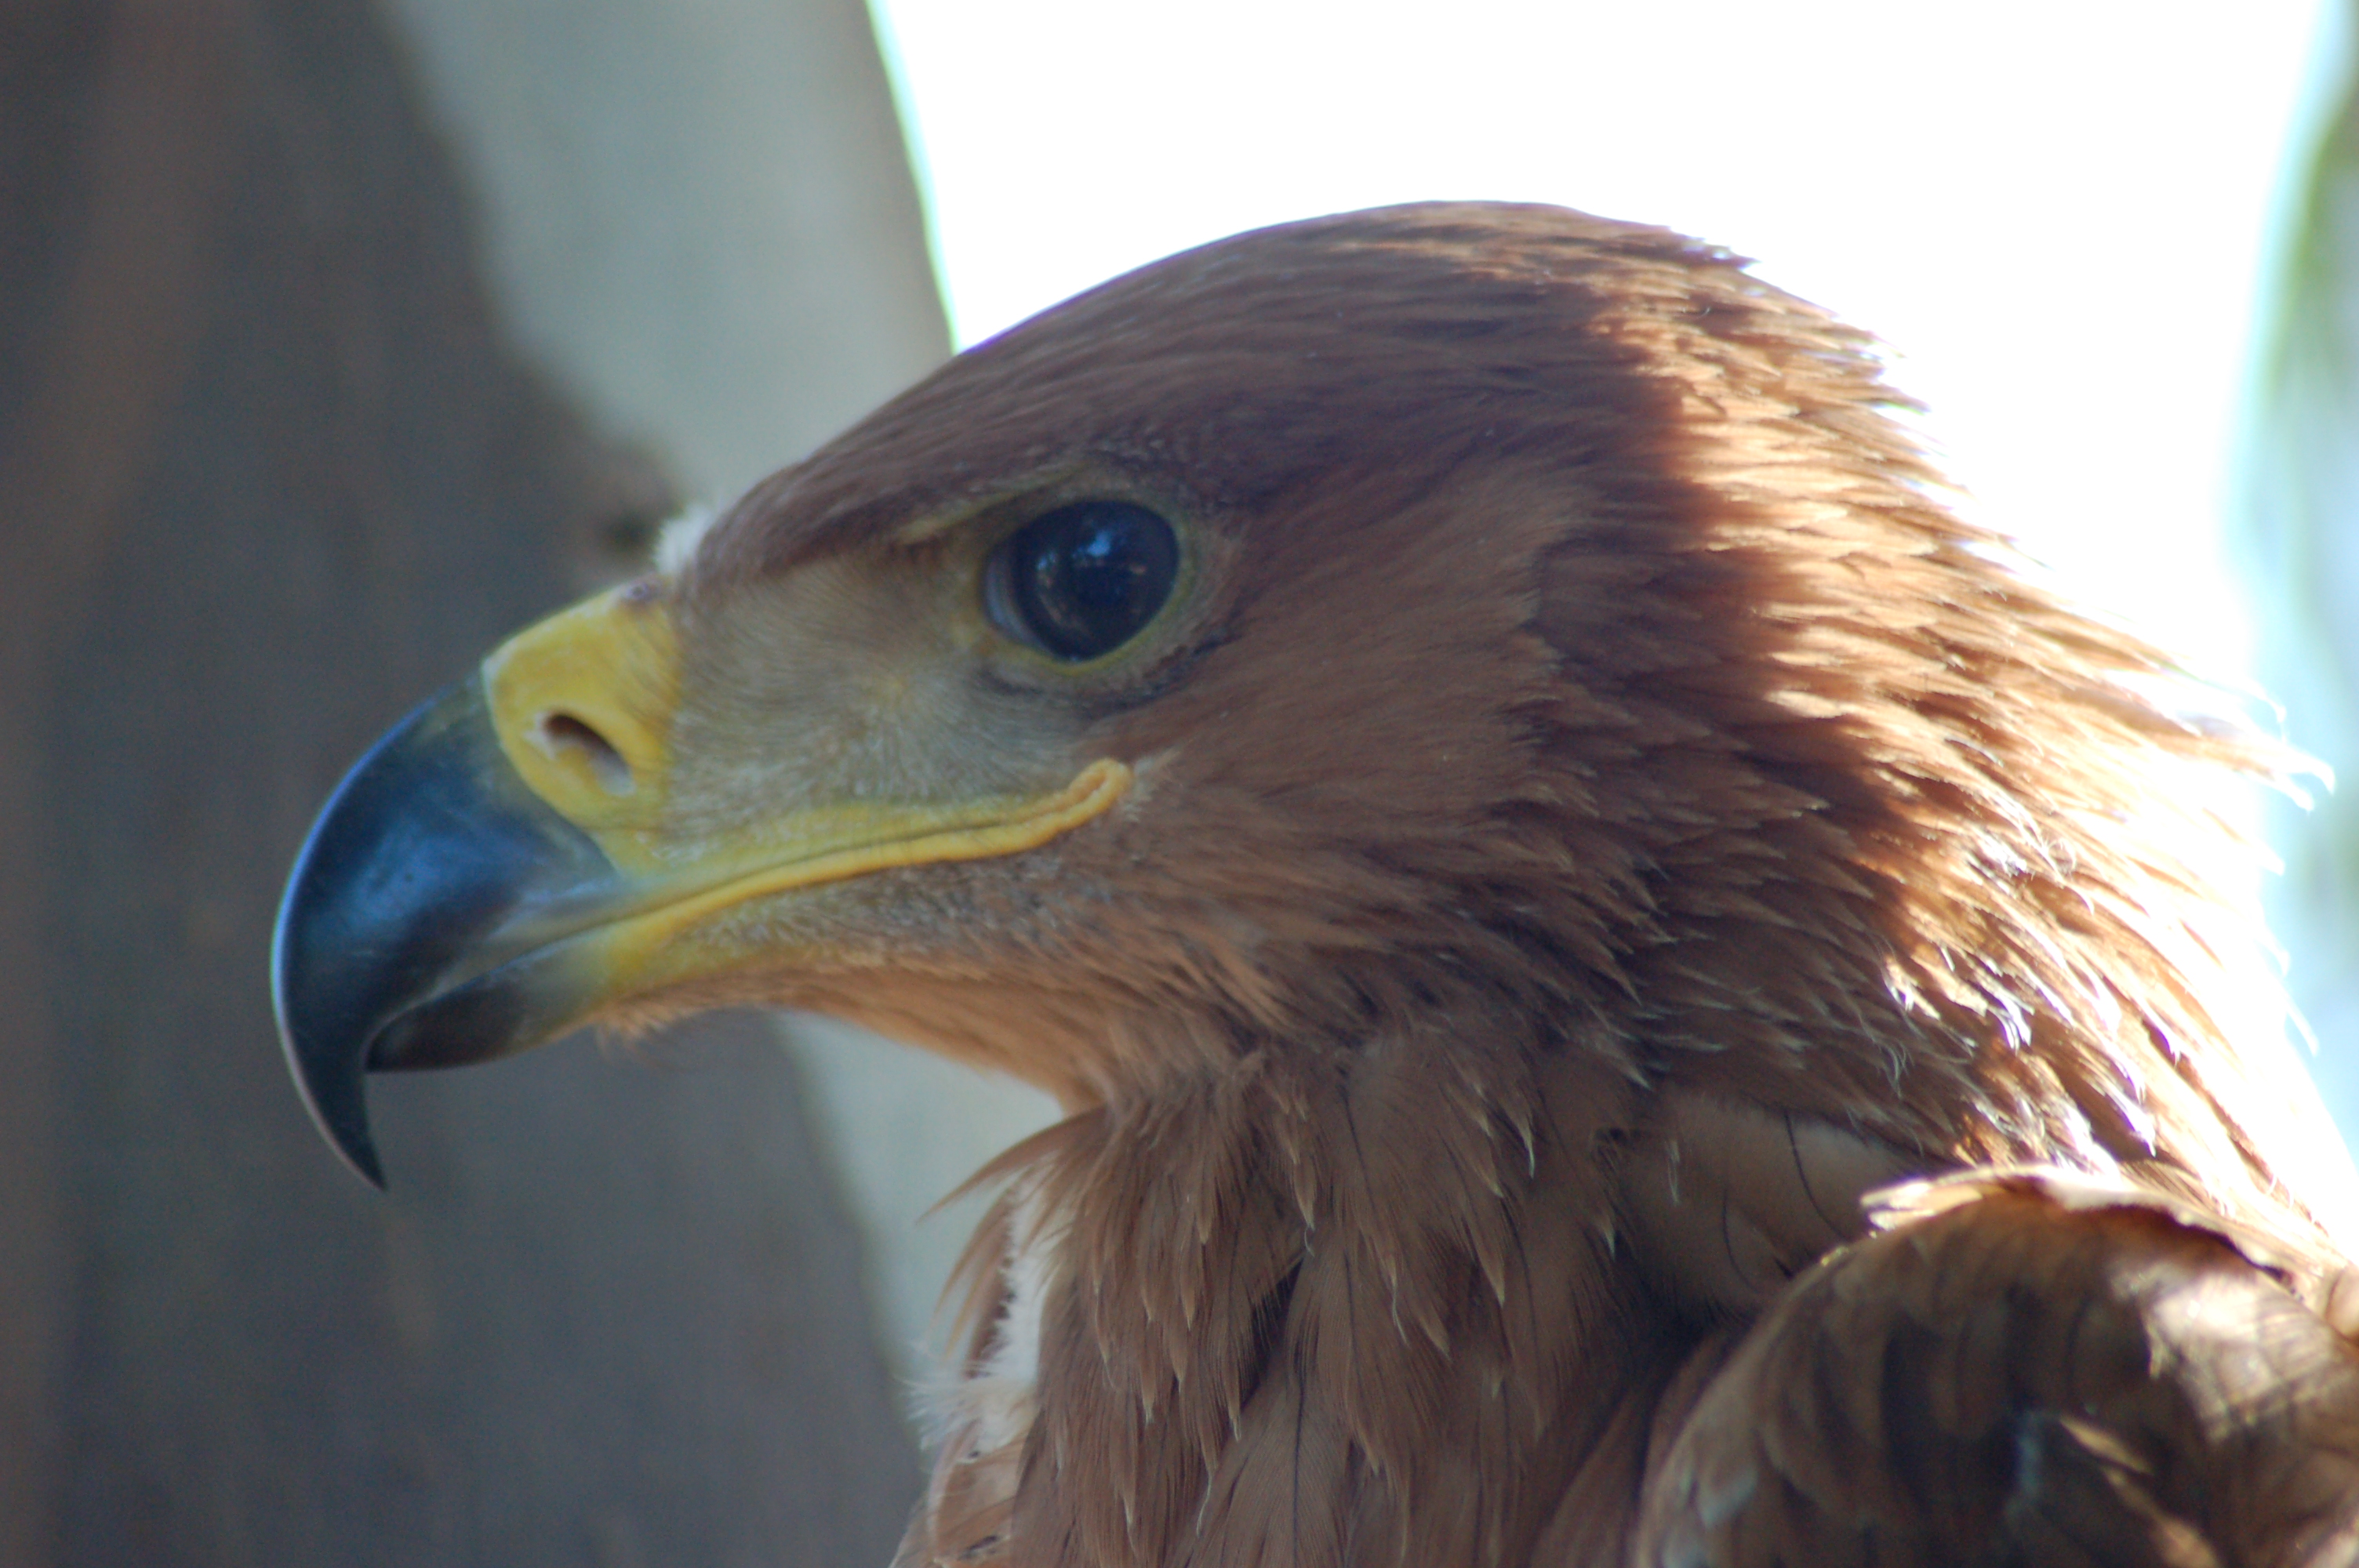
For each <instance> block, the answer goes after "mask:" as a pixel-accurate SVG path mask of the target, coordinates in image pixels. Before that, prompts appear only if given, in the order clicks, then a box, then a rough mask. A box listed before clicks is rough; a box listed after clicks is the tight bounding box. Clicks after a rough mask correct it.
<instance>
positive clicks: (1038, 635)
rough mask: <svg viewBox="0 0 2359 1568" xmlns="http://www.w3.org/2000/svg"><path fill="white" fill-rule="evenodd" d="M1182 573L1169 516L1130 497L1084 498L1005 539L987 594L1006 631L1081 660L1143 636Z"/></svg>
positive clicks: (988, 573)
mask: <svg viewBox="0 0 2359 1568" xmlns="http://www.w3.org/2000/svg"><path fill="white" fill-rule="evenodd" d="M1179 574H1180V541H1179V538H1178V537H1177V535H1174V534H1173V533H1172V531H1171V524H1169V523H1167V522H1165V521H1164V520H1163V519H1162V518H1160V517H1158V516H1157V515H1156V514H1154V513H1152V512H1149V511H1148V510H1147V508H1146V507H1144V506H1139V505H1136V504H1135V503H1131V502H1127V501H1077V502H1074V503H1071V505H1068V506H1060V507H1058V508H1057V509H1056V510H1055V511H1053V512H1045V513H1043V514H1040V515H1039V516H1038V517H1035V518H1034V519H1033V520H1032V521H1031V522H1029V523H1027V524H1025V525H1024V526H1023V527H1021V528H1019V529H1017V530H1016V532H1015V533H1014V534H1012V535H1009V536H1008V537H1007V538H1006V540H1004V541H1003V542H1002V543H1001V544H1000V546H999V547H998V549H996V550H995V551H994V552H993V553H992V557H991V560H990V564H989V565H988V566H987V567H986V568H985V571H984V597H985V603H986V605H987V607H988V608H989V611H990V613H991V618H992V620H993V621H994V622H996V623H997V624H998V626H999V629H1000V630H1001V631H1003V632H1005V633H1007V634H1008V635H1009V636H1011V637H1014V638H1016V640H1018V641H1019V642H1024V643H1030V644H1031V645H1032V646H1033V647H1036V648H1038V649H1039V650H1040V651H1041V652H1042V653H1044V654H1048V655H1049V657H1051V658H1055V659H1062V660H1065V661H1067V662H1069V663H1074V664H1078V663H1080V662H1082V660H1085V659H1094V658H1097V657H1098V656H1099V655H1101V654H1110V653H1112V652H1114V650H1115V649H1116V648H1119V647H1121V646H1122V645H1123V644H1124V643H1127V642H1129V641H1130V640H1131V639H1132V638H1133V637H1135V636H1136V635H1137V634H1138V633H1139V630H1140V628H1142V627H1144V626H1145V625H1146V624H1147V622H1149V621H1152V620H1154V619H1155V612H1156V611H1158V610H1160V609H1162V608H1163V602H1164V600H1168V599H1169V598H1170V597H1171V585H1172V583H1173V581H1174V580H1176V579H1177V578H1178V577H1179Z"/></svg>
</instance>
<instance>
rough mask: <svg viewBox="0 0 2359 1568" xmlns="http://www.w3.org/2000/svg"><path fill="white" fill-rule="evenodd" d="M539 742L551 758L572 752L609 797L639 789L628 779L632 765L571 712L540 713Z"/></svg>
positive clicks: (609, 742) (607, 741) (610, 743)
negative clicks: (546, 749)
mask: <svg viewBox="0 0 2359 1568" xmlns="http://www.w3.org/2000/svg"><path fill="white" fill-rule="evenodd" d="M540 741H541V744H542V745H544V746H546V747H547V748H548V749H549V755H551V756H553V757H562V756H564V755H565V754H566V753H567V752H572V753H574V754H575V755H577V756H579V757H580V758H582V761H583V762H587V763H589V764H590V774H591V776H592V778H594V779H596V780H597V781H598V787H599V788H601V789H603V790H604V791H605V792H606V793H607V794H608V795H629V794H631V793H632V792H633V791H635V790H636V789H637V788H638V781H637V780H636V779H634V778H633V777H632V776H631V764H630V763H628V762H625V761H624V760H623V753H622V752H618V751H616V750H615V749H614V742H613V741H609V740H607V739H606V737H604V736H603V735H601V734H599V733H598V731H597V730H594V729H592V727H591V726H590V725H589V724H587V723H585V722H584V721H582V719H576V718H575V717H574V716H573V715H571V713H544V714H542V715H541V716H540Z"/></svg>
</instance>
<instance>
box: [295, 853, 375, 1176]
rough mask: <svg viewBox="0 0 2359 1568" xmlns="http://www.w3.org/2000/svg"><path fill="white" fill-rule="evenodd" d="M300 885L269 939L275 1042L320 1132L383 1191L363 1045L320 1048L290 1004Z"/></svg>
mask: <svg viewBox="0 0 2359 1568" xmlns="http://www.w3.org/2000/svg"><path fill="white" fill-rule="evenodd" d="M301 884H302V880H301V878H300V876H298V877H297V878H296V879H295V881H293V882H292V883H291V884H290V885H289V887H288V893H287V899H286V902H285V903H283V904H282V905H281V906H280V908H279V911H278V926H277V931H275V932H274V933H273V934H272V939H271V944H270V1000H271V1003H272V1005H273V1007H274V1008H275V1010H276V1011H277V1016H278V1043H279V1044H280V1045H281V1046H282V1047H283V1048H284V1049H285V1051H286V1053H287V1066H288V1071H289V1072H290V1073H291V1074H292V1075H293V1076H294V1078H295V1087H297V1088H298V1089H299V1091H301V1093H302V1096H303V1108H304V1109H306V1110H308V1111H310V1113H311V1120H312V1123H313V1124H314V1125H315V1126H317V1127H318V1128H319V1130H320V1132H321V1136H322V1137H324V1138H326V1139H327V1141H328V1142H329V1143H330V1144H331V1145H332V1147H333V1148H334V1149H335V1151H336V1152H337V1154H338V1155H339V1156H341V1157H342V1160H343V1162H344V1163H345V1164H346V1165H347V1166H349V1167H351V1169H352V1170H353V1173H355V1174H357V1175H358V1176H359V1177H360V1178H361V1180H363V1181H364V1182H366V1183H368V1184H369V1185H371V1186H373V1187H375V1188H376V1189H377V1191H379V1192H383V1191H384V1190H385V1167H384V1165H383V1164H382V1163H381V1162H379V1161H378V1159H377V1153H376V1141H375V1139H373V1138H371V1137H370V1136H369V1124H368V1090H367V1081H366V1072H367V1064H366V1060H365V1055H364V1052H365V1047H363V1053H362V1054H355V1053H353V1052H350V1051H334V1050H332V1049H331V1050H322V1049H321V1047H320V1045H319V1044H318V1043H317V1042H316V1041H312V1040H307V1039H306V1038H304V1032H303V1031H302V1030H301V1029H300V1028H299V1025H298V1023H297V1022H296V1015H295V1011H294V1010H292V1009H290V1008H289V1006H288V994H287V992H288V979H289V964H288V923H289V915H290V914H291V913H292V912H293V908H294V905H295V903H296V902H297V897H298V891H299V888H300V887H301Z"/></svg>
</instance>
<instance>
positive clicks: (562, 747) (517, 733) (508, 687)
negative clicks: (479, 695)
mask: <svg viewBox="0 0 2359 1568" xmlns="http://www.w3.org/2000/svg"><path fill="white" fill-rule="evenodd" d="M484 694H485V697H486V698H487V700H488V703H489V706H490V708H491V719H492V729H493V730H494V731H495V733H496V734H497V735H498V736H499V741H500V750H501V751H503V752H506V755H507V759H508V762H510V764H512V765H513V766H514V767H515V768H516V772H517V773H518V774H520V775H521V776H522V777H523V779H524V782H525V783H526V784H527V785H528V786H530V788H531V789H532V792H533V793H534V794H535V795H539V796H540V797H541V799H543V800H545V801H547V802H548V803H549V806H551V807H553V808H554V809H555V810H556V811H557V813H558V814H559V815H560V816H563V817H564V818H565V819H566V820H567V821H569V822H571V823H572V824H573V825H574V826H575V827H580V828H581V829H582V831H583V832H585V833H588V834H589V835H590V836H591V837H592V838H595V839H596V840H597V841H598V847H599V848H600V849H603V850H605V851H606V853H607V855H608V857H609V858H610V859H612V860H614V862H615V864H616V865H617V866H619V867H621V868H623V869H624V870H626V871H644V870H647V869H650V867H651V866H652V865H653V857H652V856H651V855H649V854H648V853H647V842H646V840H647V835H649V834H651V833H652V831H653V830H654V828H655V827H657V825H658V823H659V822H660V820H661V818H662V813H663V806H664V785H665V783H666V781H667V780H668V779H669V777H670V773H671V717H672V709H673V708H675V707H676V706H677V705H678V703H679V648H678V644H677V642H676V639H675V638H674V635H673V633H672V625H671V617H670V616H669V614H668V613H667V612H666V611H665V609H664V606H663V602H662V600H661V598H660V597H659V596H658V595H656V594H653V593H650V592H648V591H647V586H646V585H644V584H626V585H625V586H624V587H622V588H618V589H614V590H613V591H612V592H608V593H603V594H600V595H599V596H598V597H597V598H595V599H592V600H585V601H584V602H582V603H581V604H577V605H575V606H574V607H573V608H572V609H571V610H567V611H560V612H559V613H558V614H555V615H552V616H550V617H549V619H548V620H546V621H543V622H540V623H539V624H538V625H536V626H533V627H531V628H529V629H527V630H526V631H524V632H521V633H517V634H516V636H515V637H512V638H510V639H509V640H508V641H507V643H505V644H504V645H502V646H501V647H500V648H499V649H498V650H497V651H496V652H495V653H494V654H492V656H491V657H489V658H487V659H485V660H484Z"/></svg>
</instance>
